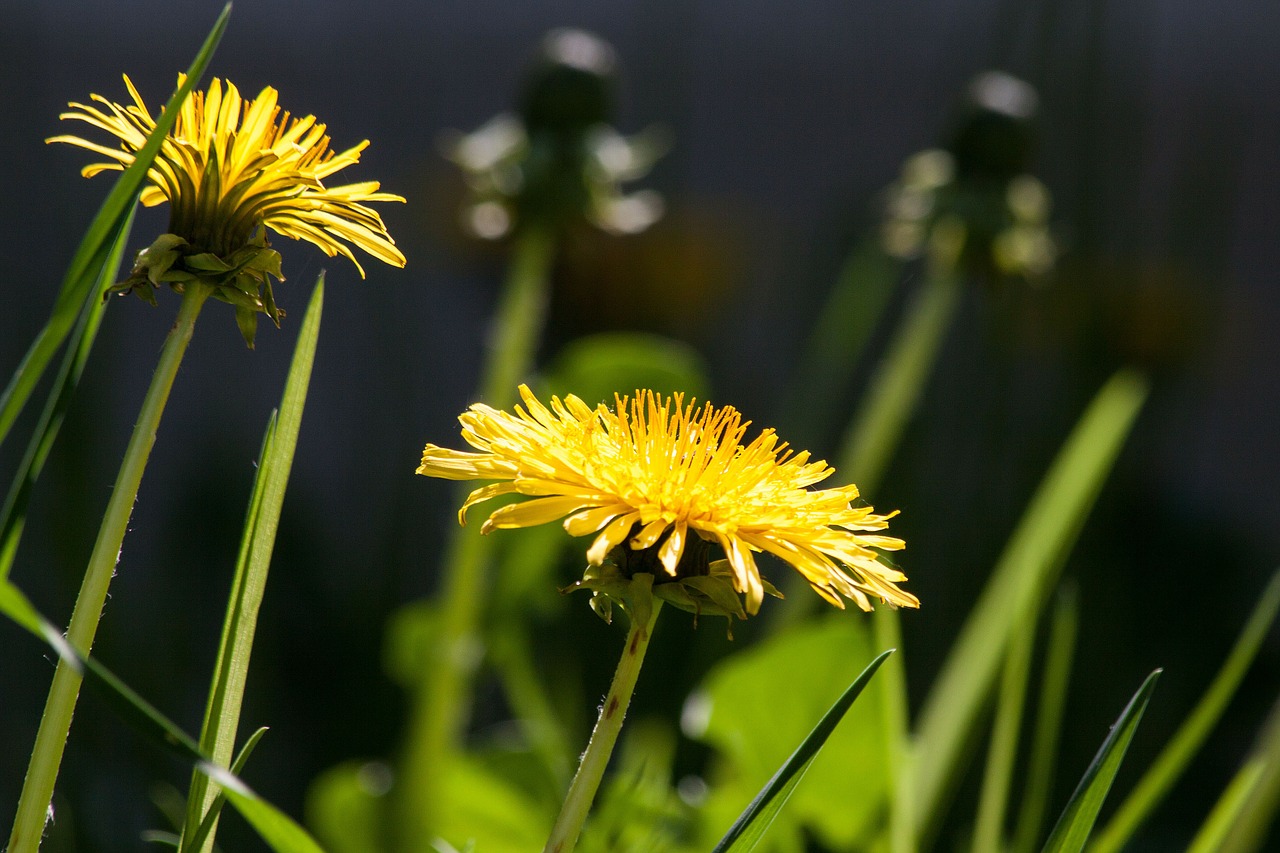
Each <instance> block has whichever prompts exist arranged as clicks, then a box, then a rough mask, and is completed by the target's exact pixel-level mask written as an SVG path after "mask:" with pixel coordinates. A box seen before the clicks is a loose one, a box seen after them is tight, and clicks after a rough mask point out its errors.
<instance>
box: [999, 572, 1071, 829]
mask: <svg viewBox="0 0 1280 853" xmlns="http://www.w3.org/2000/svg"><path fill="white" fill-rule="evenodd" d="M1078 601H1079V599H1078V596H1077V595H1076V591H1075V587H1074V586H1069V587H1066V588H1064V589H1063V590H1062V591H1061V592H1059V593H1058V597H1057V599H1056V601H1055V603H1054V608H1053V616H1052V618H1051V619H1050V622H1049V639H1048V641H1047V644H1046V649H1045V662H1044V667H1043V669H1042V672H1043V676H1042V680H1041V682H1040V695H1039V705H1038V710H1037V712H1036V722H1035V731H1034V732H1033V733H1032V735H1031V753H1030V758H1029V760H1028V763H1027V776H1026V783H1025V784H1024V785H1023V788H1022V801H1021V805H1020V808H1019V811H1018V822H1017V825H1016V828H1015V829H1014V833H1013V846H1012V847H1011V848H1010V849H1011V850H1012V853H1034V851H1036V850H1038V849H1039V846H1040V845H1039V843H1038V842H1039V840H1040V837H1041V833H1042V831H1043V830H1044V818H1045V814H1047V813H1048V809H1049V796H1050V794H1051V793H1052V786H1053V774H1054V770H1055V766H1056V764H1057V756H1058V740H1059V738H1060V736H1061V734H1062V719H1063V710H1064V709H1065V708H1066V704H1067V682H1068V681H1070V678H1071V659H1072V658H1073V657H1074V656H1075V646H1076V632H1077V629H1078V627H1079V622H1080V614H1079V605H1078Z"/></svg>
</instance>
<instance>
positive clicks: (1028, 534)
mask: <svg viewBox="0 0 1280 853" xmlns="http://www.w3.org/2000/svg"><path fill="white" fill-rule="evenodd" d="M1147 390H1148V384H1147V381H1146V380H1145V379H1144V378H1143V377H1142V376H1141V375H1139V374H1138V373H1136V372H1134V371H1132V370H1122V371H1120V372H1118V373H1116V374H1115V375H1114V376H1113V377H1112V378H1111V379H1110V380H1109V381H1108V382H1107V384H1106V385H1104V386H1103V387H1102V390H1100V391H1099V392H1098V394H1097V396H1096V397H1094V399H1093V402H1092V403H1091V404H1090V405H1089V408H1088V409H1087V410H1086V411H1085V413H1084V415H1083V416H1082V417H1081V418H1080V421H1079V423H1077V424H1076V427H1075V429H1074V430H1072V433H1071V435H1070V436H1069V437H1068V439H1067V441H1066V442H1065V444H1064V445H1063V447H1062V450H1060V451H1059V452H1058V456H1057V458H1056V459H1055V460H1054V462H1053V465H1052V467H1051V468H1050V469H1049V471H1048V473H1047V474H1046V475H1045V477H1044V480H1043V481H1041V483H1040V487H1039V489H1037V491H1036V493H1035V495H1034V497H1033V498H1032V499H1031V503H1030V504H1029V505H1028V506H1027V509H1026V511H1025V512H1024V514H1023V516H1022V520H1021V522H1019V524H1018V527H1017V529H1016V530H1015V531H1014V533H1013V535H1012V536H1011V537H1010V539H1009V543H1008V545H1006V546H1005V550H1004V553H1003V554H1002V555H1001V558H1000V562H999V563H998V564H997V565H996V568H995V570H994V571H993V572H992V575H991V579H990V580H989V581H988V582H987V585H986V587H985V589H984V590H983V592H982V596H981V598H980V599H979V600H978V603H977V605H976V606H975V607H974V609H973V610H972V612H971V613H970V614H969V618H968V620H967V621H966V622H965V625H964V628H963V629H962V630H961V632H960V637H959V639H958V640H957V641H956V643H955V645H954V646H953V647H952V651H951V654H950V655H949V656H948V657H947V660H946V663H945V664H944V665H943V669H942V672H941V673H940V675H939V676H938V678H937V680H936V681H935V682H934V685H933V688H932V690H931V691H930V693H929V696H928V698H927V700H926V702H925V706H924V709H923V711H922V712H921V716H920V722H919V727H918V735H917V739H916V743H915V747H914V751H913V755H914V757H913V760H912V764H911V767H910V773H911V774H912V778H911V780H910V785H911V786H912V789H913V790H914V791H915V794H916V802H915V815H916V819H915V821H914V824H915V826H916V827H917V837H918V838H919V839H920V840H921V841H922V843H923V845H924V846H928V841H929V839H930V838H931V837H932V834H933V832H934V831H935V830H936V827H937V824H938V822H939V821H940V820H941V819H942V817H943V815H944V813H945V804H946V799H947V796H948V794H949V791H950V790H951V789H952V787H953V786H954V784H955V783H956V781H957V779H958V776H959V773H960V771H961V769H962V768H961V767H960V761H961V755H962V753H963V747H964V745H965V743H966V742H968V740H969V738H971V737H972V735H973V732H974V728H975V726H976V724H977V720H978V716H979V713H980V712H981V710H982V708H983V706H984V704H985V703H986V701H987V700H988V698H989V697H990V695H991V691H992V689H993V688H994V685H995V680H996V675H997V673H998V671H999V668H1000V663H1001V661H1002V660H1003V659H1004V656H1005V654H1006V650H1007V649H1008V646H1009V642H1010V638H1011V636H1012V634H1013V631H1014V626H1016V625H1020V624H1023V622H1024V620H1026V619H1027V618H1028V617H1029V615H1030V614H1033V613H1036V612H1037V611H1038V610H1039V609H1040V608H1041V607H1042V606H1043V604H1044V601H1045V600H1046V598H1047V595H1048V591H1049V590H1050V589H1051V588H1052V586H1053V584H1054V583H1055V582H1056V581H1057V578H1058V575H1059V573H1060V570H1061V568H1062V565H1063V563H1065V561H1066V557H1067V554H1068V553H1069V552H1070V549H1071V546H1072V545H1073V544H1074V542H1075V540H1076V537H1077V536H1078V535H1079V533H1080V529H1081V528H1082V527H1083V526H1084V521H1085V518H1086V517H1087V516H1088V513H1089V510H1090V509H1091V508H1092V506H1093V503H1094V500H1095V499H1096V498H1097V495H1098V492H1099V491H1100V490H1101V488H1102V484H1103V483H1104V482H1105V481H1106V478H1107V474H1108V473H1109V472H1110V471H1111V467H1112V465H1113V464H1114V462H1115V459H1116V456H1117V455H1118V454H1119V452H1120V448H1121V446H1122V445H1123V444H1124V440H1125V438H1126V437H1127V436H1128V434H1129V430H1130V428H1131V427H1132V425H1133V421H1134V418H1135V417H1136V416H1137V414H1138V411H1139V409H1140V408H1141V407H1142V403H1143V401H1144V400H1145V399H1146V396H1147Z"/></svg>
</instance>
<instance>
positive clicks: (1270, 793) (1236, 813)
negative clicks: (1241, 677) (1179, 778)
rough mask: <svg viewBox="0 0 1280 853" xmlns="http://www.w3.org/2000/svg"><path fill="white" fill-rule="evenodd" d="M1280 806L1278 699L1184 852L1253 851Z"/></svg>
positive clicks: (1264, 836) (1261, 841)
mask: <svg viewBox="0 0 1280 853" xmlns="http://www.w3.org/2000/svg"><path fill="white" fill-rule="evenodd" d="M1277 807H1280V701H1277V702H1276V704H1274V705H1273V706H1272V707H1271V713H1270V714H1269V715H1268V716H1267V721H1266V723H1264V724H1263V727H1262V732H1261V733H1260V734H1259V735H1258V741H1257V743H1256V744H1255V745H1254V747H1253V749H1252V750H1250V752H1249V754H1248V756H1246V757H1245V760H1244V764H1243V765H1242V766H1241V767H1240V770H1239V771H1238V772H1237V773H1236V775H1235V776H1234V777H1233V778H1232V780H1231V782H1230V783H1228V785H1227V788H1226V790H1225V791H1223V792H1222V796H1221V797H1219V798H1218V802H1216V803H1215V804H1214V806H1213V810H1212V811H1210V812H1209V817H1208V818H1207V819H1206V820H1205V822H1204V825H1203V826H1202V827H1201V828H1200V831H1199V832H1198V833H1196V837H1195V838H1194V839H1192V841H1191V846H1190V847H1188V848H1187V853H1256V851H1259V850H1261V849H1262V844H1263V842H1264V841H1265V840H1266V835H1267V830H1268V829H1269V828H1270V826H1271V823H1272V821H1273V820H1274V818H1275V814H1276V809H1277Z"/></svg>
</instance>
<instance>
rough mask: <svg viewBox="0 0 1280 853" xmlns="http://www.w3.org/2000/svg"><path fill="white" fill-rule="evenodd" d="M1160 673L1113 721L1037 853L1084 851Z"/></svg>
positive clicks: (1142, 688)
mask: <svg viewBox="0 0 1280 853" xmlns="http://www.w3.org/2000/svg"><path fill="white" fill-rule="evenodd" d="M1162 671H1163V670H1159V669H1157V670H1156V671H1155V672H1153V673H1151V674H1150V675H1148V676H1147V680H1146V681H1144V682H1142V686H1141V687H1139V688H1138V692H1137V693H1135V694H1134V696H1133V698H1132V699H1130V700H1129V704H1128V706H1127V707H1126V708H1125V709H1124V713H1122V714H1121V715H1120V719H1118V720H1116V723H1115V725H1114V726H1112V727H1111V733H1110V734H1109V735H1107V739H1106V740H1105V741H1103V742H1102V748H1101V749H1099V750H1098V754H1097V755H1095V756H1094V758H1093V761H1092V762H1091V763H1090V764H1089V769H1088V770H1086V771H1085V772H1084V777H1083V778H1081V780H1080V784H1079V785H1077V786H1076V790H1075V793H1074V794H1072V795H1071V799H1070V800H1069V801H1067V807H1066V809H1064V810H1063V812H1062V816H1061V817H1059V818H1058V823H1057V825H1056V826H1054V828H1053V832H1052V833H1050V834H1049V840H1048V841H1046V842H1045V845H1044V848H1043V849H1042V851H1041V853H1080V851H1081V850H1083V849H1084V845H1085V842H1087V841H1088V840H1089V833H1090V832H1091V831H1092V830H1093V824H1094V821H1096V820H1097V819H1098V811H1099V810H1100V809H1101V808H1102V801H1103V800H1105V799H1106V797H1107V792H1108V791H1110V790H1111V783H1112V781H1114V779H1115V777H1116V771H1117V770H1119V769H1120V763H1121V762H1122V761H1124V754H1125V750H1127V749H1128V748H1129V741H1131V740H1133V733H1134V732H1135V731H1137V728H1138V723H1139V722H1141V721H1142V712H1143V711H1145V710H1146V709H1147V703H1148V702H1150V701H1151V693H1152V691H1154V690H1155V688H1156V679H1158V678H1159V677H1160V673H1161V672H1162Z"/></svg>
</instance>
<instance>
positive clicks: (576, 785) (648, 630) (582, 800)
mask: <svg viewBox="0 0 1280 853" xmlns="http://www.w3.org/2000/svg"><path fill="white" fill-rule="evenodd" d="M637 577H641V576H640V575H637ZM661 610H662V599H660V598H655V599H653V605H652V608H651V610H650V611H649V618H648V619H647V620H642V619H640V618H638V617H639V615H640V614H636V613H632V614H630V615H631V616H632V617H633V618H632V620H631V630H630V631H628V632H627V645H626V647H625V648H624V650H623V652H622V658H621V659H620V660H619V661H618V669H617V671H616V672H615V673H614V675H613V684H612V685H610V686H609V695H608V696H606V697H605V700H604V704H603V705H602V706H600V718H599V719H598V720H597V721H596V727H595V730H594V731H592V732H591V740H590V741H588V742H587V751H586V752H584V753H583V754H582V761H581V762H579V764H578V772H577V773H575V774H574V775H573V782H572V783H571V784H570V785H569V793H568V795H567V796H566V797H565V800H564V805H563V806H561V807H560V816H559V817H558V818H556V823H555V826H554V827H553V828H552V830H551V837H550V838H548V839H547V846H546V847H545V848H544V849H543V853H570V851H572V850H573V847H574V845H575V844H577V842H578V834H579V833H580V832H581V831H582V825H583V824H584V823H586V820H587V812H588V811H589V810H590V808H591V802H592V801H593V800H594V799H595V797H596V791H597V790H598V789H599V788H600V780H601V779H602V778H603V777H604V769H605V766H606V765H607V764H608V763H609V756H610V755H612V754H613V747H614V744H616V743H617V742H618V733H619V732H620V731H622V721H623V718H625V717H626V715H627V706H628V705H630V704H631V694H632V692H633V691H634V690H635V687H636V679H637V678H638V677H639V675H640V666H641V665H642V664H643V663H644V653H645V652H646V651H647V650H648V648H649V640H650V638H651V637H652V636H653V626H654V623H656V622H657V621H658V613H659V612H660V611H661Z"/></svg>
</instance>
